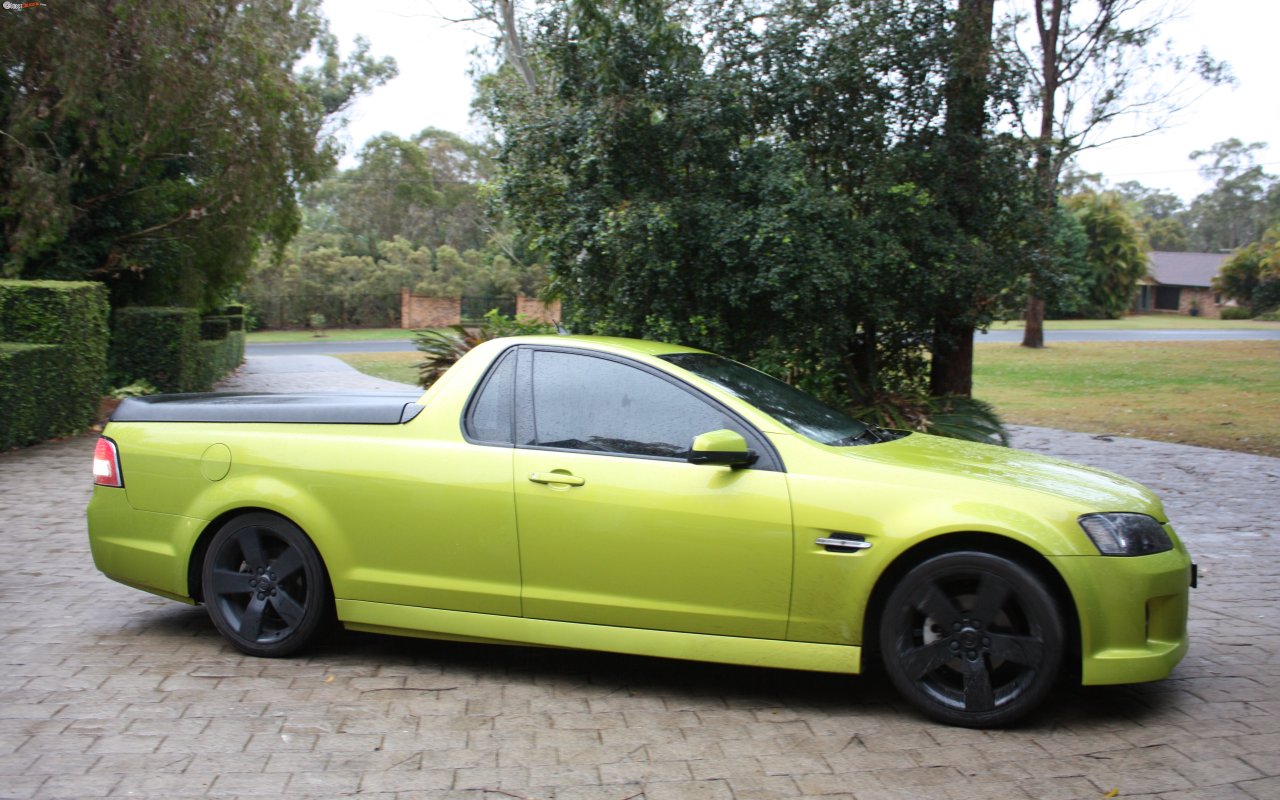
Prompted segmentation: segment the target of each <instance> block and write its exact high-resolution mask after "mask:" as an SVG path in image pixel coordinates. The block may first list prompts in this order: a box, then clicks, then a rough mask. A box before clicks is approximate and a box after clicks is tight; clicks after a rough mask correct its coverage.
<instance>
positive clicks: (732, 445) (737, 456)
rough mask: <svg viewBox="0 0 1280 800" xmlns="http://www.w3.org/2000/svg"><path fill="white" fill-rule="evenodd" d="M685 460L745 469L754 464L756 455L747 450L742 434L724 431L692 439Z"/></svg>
mask: <svg viewBox="0 0 1280 800" xmlns="http://www.w3.org/2000/svg"><path fill="white" fill-rule="evenodd" d="M686 458H687V459H688V460H689V463H691V464H716V465H719V466H724V467H745V466H747V465H748V464H752V463H754V462H755V460H756V454H755V453H753V452H752V451H751V450H748V449H747V440H746V439H744V438H742V434H740V433H738V432H737V431H731V430H728V429H724V430H718V431H711V432H710V433H703V434H699V435H698V436H696V437H694V439H693V446H692V447H690V448H689V455H688V456H686Z"/></svg>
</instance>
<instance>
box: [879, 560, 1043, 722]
mask: <svg viewBox="0 0 1280 800" xmlns="http://www.w3.org/2000/svg"><path fill="white" fill-rule="evenodd" d="M880 652H881V657H882V659H883V661H884V666H885V670H886V671H887V672H888V673H889V678H890V679H891V680H892V681H893V683H894V686H896V687H897V689H898V691H899V692H901V693H902V695H903V696H904V697H905V698H906V699H907V700H908V701H910V702H911V703H912V704H913V705H915V706H916V707H917V708H919V709H920V710H921V711H923V712H924V713H925V714H927V715H928V716H930V717H933V718H934V719H936V720H938V721H940V722H944V723H947V724H949V725H960V726H964V727H971V728H986V727H999V726H1002V725H1008V724H1011V723H1013V722H1015V721H1017V720H1018V719H1020V718H1022V717H1023V716H1025V715H1026V714H1027V713H1028V712H1030V711H1031V710H1032V709H1034V708H1035V707H1036V706H1037V705H1039V704H1040V702H1041V701H1042V700H1043V699H1044V697H1045V695H1046V694H1047V693H1048V692H1049V690H1050V689H1051V688H1052V686H1053V683H1054V681H1055V680H1056V679H1057V676H1058V670H1059V667H1060V666H1061V664H1062V652H1063V626H1062V617H1061V614H1060V612H1059V610H1058V606H1057V604H1056V603H1055V601H1054V599H1053V597H1052V595H1051V594H1050V593H1049V591H1048V590H1047V589H1046V588H1045V586H1044V584H1043V583H1042V582H1041V580H1040V579H1039V578H1038V577H1037V576H1036V575H1035V574H1034V573H1033V572H1031V571H1030V570H1028V569H1027V568H1026V567H1024V566H1022V565H1021V564H1018V563H1017V562H1015V561H1012V560H1010V559H1007V558H1004V557H1002V556H997V555H993V554H991V553H982V552H976V551H961V552H954V553H945V554H942V555H938V556H934V557H932V558H930V559H928V560H927V561H924V562H923V563H921V564H919V565H917V566H916V567H914V568H913V569H912V570H911V571H910V572H908V573H907V574H906V576H905V577H903V579H902V580H901V582H899V583H898V585H897V586H896V587H894V589H893V591H892V592H891V593H890V595H889V598H888V600H887V601H886V604H885V610H884V616H883V618H882V619H881V623H880Z"/></svg>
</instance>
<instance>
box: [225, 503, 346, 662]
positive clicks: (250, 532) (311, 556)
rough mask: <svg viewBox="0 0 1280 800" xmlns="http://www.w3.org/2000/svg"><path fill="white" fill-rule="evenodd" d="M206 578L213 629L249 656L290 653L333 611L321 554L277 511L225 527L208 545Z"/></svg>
mask: <svg viewBox="0 0 1280 800" xmlns="http://www.w3.org/2000/svg"><path fill="white" fill-rule="evenodd" d="M202 579H203V590H204V601H205V605H206V606H207V607H208V609H209V617H210V618H211V619H212V620H213V624H214V626H215V627H217V629H218V632H219V633H221V634H222V635H223V637H225V638H226V640H227V641H229V642H231V644H232V645H234V646H235V648H236V649H237V650H240V651H241V652H244V653H248V654H249V655H253V656H263V657H267V658H278V657H281V656H288V655H293V654H294V653H296V652H298V651H299V650H301V649H303V648H304V647H306V646H307V645H308V644H310V643H311V642H312V641H313V640H314V639H315V637H316V635H317V633H319V632H320V629H321V625H322V623H324V622H325V621H326V620H327V619H328V616H329V610H330V605H331V593H330V590H329V581H328V577H327V575H326V574H325V570H324V564H323V563H322V562H321V561H320V555H319V554H318V553H317V552H316V549H315V547H314V545H312V544H311V540H310V539H308V538H307V536H306V534H304V533H303V532H302V530H301V529H300V528H298V526H297V525H294V524H293V523H292V522H289V521H288V520H286V519H283V518H281V517H277V516H275V515H273V514H265V513H253V514H245V515H242V516H239V517H236V518H235V519H232V520H230V521H229V522H227V523H226V524H225V525H223V526H222V528H221V529H220V530H219V531H218V532H217V533H216V534H215V535H214V537H213V541H212V542H210V543H209V550H208V552H207V553H206V554H205V559H204V565H203V571H202Z"/></svg>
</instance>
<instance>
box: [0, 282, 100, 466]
mask: <svg viewBox="0 0 1280 800" xmlns="http://www.w3.org/2000/svg"><path fill="white" fill-rule="evenodd" d="M0 342H6V343H7V344H6V345H4V346H3V347H2V348H0V408H3V409H4V415H5V422H4V425H2V426H0V448H3V449H8V448H10V447H20V446H23V445H28V444H32V443H34V442H39V441H42V440H44V439H49V438H53V437H57V436H68V435H70V434H73V433H78V432H80V431H82V430H84V429H85V428H87V427H89V425H91V424H92V423H93V421H94V418H95V417H96V416H97V413H98V403H99V401H100V400H101V398H102V391H103V388H104V386H105V378H106V374H107V291H106V287H104V286H103V285H102V284H100V283H88V282H79V281H11V280H0ZM32 345H41V346H37V347H33V346H32Z"/></svg>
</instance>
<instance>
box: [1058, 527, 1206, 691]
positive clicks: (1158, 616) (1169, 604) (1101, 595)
mask: <svg viewBox="0 0 1280 800" xmlns="http://www.w3.org/2000/svg"><path fill="white" fill-rule="evenodd" d="M1050 561H1051V562H1052V563H1053V565H1054V566H1055V567H1057V569H1058V571H1059V572H1060V573H1061V574H1062V576H1063V577H1064V578H1065V579H1066V581H1067V583H1068V585H1069V587H1070V589H1071V594H1072V595H1073V596H1074V597H1075V602H1076V613H1077V615H1078V616H1079V620H1080V651H1081V664H1080V670H1081V682H1082V683H1084V684H1085V685H1102V684H1117V683H1141V682H1143V681H1155V680H1160V679H1162V678H1165V677H1168V675H1169V673H1170V672H1171V671H1172V670H1173V668H1174V667H1175V666H1176V665H1177V663H1178V662H1179V661H1181V660H1182V657H1183V656H1184V655H1186V652H1187V610H1188V606H1189V598H1188V594H1189V591H1190V587H1191V582H1192V576H1193V566H1192V564H1191V559H1190V557H1188V555H1187V553H1186V551H1185V550H1183V549H1182V548H1181V547H1178V548H1176V549H1174V550H1171V551H1169V552H1167V553H1159V554H1157V555H1150V556H1136V557H1132V558H1125V557H1108V556H1069V557H1056V558H1051V559H1050Z"/></svg>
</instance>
